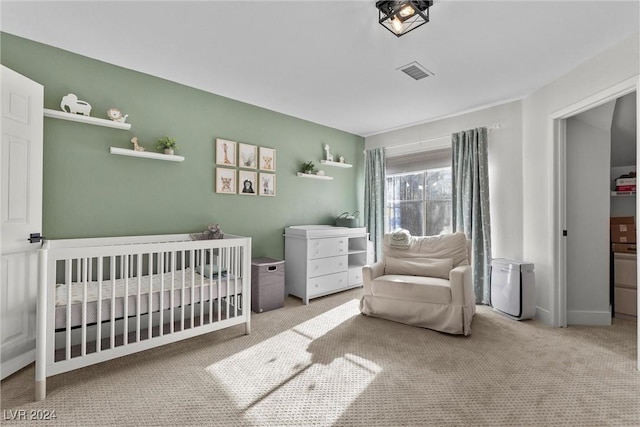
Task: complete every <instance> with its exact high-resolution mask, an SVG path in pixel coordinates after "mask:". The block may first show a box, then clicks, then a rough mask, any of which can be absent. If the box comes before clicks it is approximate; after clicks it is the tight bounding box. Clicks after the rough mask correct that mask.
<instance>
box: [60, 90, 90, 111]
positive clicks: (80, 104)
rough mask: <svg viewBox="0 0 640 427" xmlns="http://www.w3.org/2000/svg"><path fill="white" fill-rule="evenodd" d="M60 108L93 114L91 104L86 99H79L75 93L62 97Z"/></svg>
mask: <svg viewBox="0 0 640 427" xmlns="http://www.w3.org/2000/svg"><path fill="white" fill-rule="evenodd" d="M60 108H61V109H62V111H66V112H67V113H71V114H81V115H83V116H89V115H91V104H89V103H88V102H86V101H81V100H79V99H78V97H77V96H76V95H75V94H73V93H70V94H67V95H65V96H63V97H62V101H61V102H60Z"/></svg>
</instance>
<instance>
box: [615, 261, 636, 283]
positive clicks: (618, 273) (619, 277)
mask: <svg viewBox="0 0 640 427" xmlns="http://www.w3.org/2000/svg"><path fill="white" fill-rule="evenodd" d="M613 262H614V264H613V272H614V275H615V280H614V282H615V285H616V286H624V287H626V288H637V283H636V271H637V268H636V255H635V254H614V258H613Z"/></svg>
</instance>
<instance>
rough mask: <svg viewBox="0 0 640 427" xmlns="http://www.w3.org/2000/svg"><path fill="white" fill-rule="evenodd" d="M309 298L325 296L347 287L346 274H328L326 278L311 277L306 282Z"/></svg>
mask: <svg viewBox="0 0 640 427" xmlns="http://www.w3.org/2000/svg"><path fill="white" fill-rule="evenodd" d="M307 283H308V284H307V286H308V290H309V297H314V296H316V295H322V294H327V293H330V292H333V291H335V290H338V289H342V288H345V287H347V272H346V271H344V272H342V273H335V274H329V275H327V276H320V277H313V278H311V279H309V281H308V282H307Z"/></svg>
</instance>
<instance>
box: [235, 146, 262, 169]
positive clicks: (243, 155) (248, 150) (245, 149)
mask: <svg viewBox="0 0 640 427" xmlns="http://www.w3.org/2000/svg"><path fill="white" fill-rule="evenodd" d="M238 166H240V167H241V168H247V169H257V168H258V147H257V146H255V145H250V144H243V143H242V142H239V143H238Z"/></svg>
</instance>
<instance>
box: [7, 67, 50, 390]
mask: <svg viewBox="0 0 640 427" xmlns="http://www.w3.org/2000/svg"><path fill="white" fill-rule="evenodd" d="M1 85H2V149H1V150H0V186H1V187H0V196H1V199H2V203H1V209H2V212H1V214H0V215H1V216H0V217H1V221H2V226H1V227H0V244H1V247H2V256H1V262H0V320H1V323H2V325H1V326H0V375H1V377H2V378H5V377H7V376H8V375H11V374H12V373H14V372H15V371H17V370H18V369H21V368H22V367H24V366H26V365H28V364H29V363H31V362H33V361H34V360H35V346H36V341H35V336H36V334H35V331H36V296H37V295H36V294H37V279H38V263H37V261H38V259H37V258H38V257H37V250H38V249H39V248H40V244H39V243H35V242H34V243H31V242H30V241H29V240H28V239H29V236H30V234H31V233H41V231H42V127H43V104H44V89H43V87H42V85H40V84H38V83H36V82H34V81H32V80H29V79H28V78H26V77H24V76H22V75H20V74H18V73H16V72H15V71H13V70H10V69H9V68H6V67H5V66H2V79H1Z"/></svg>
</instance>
